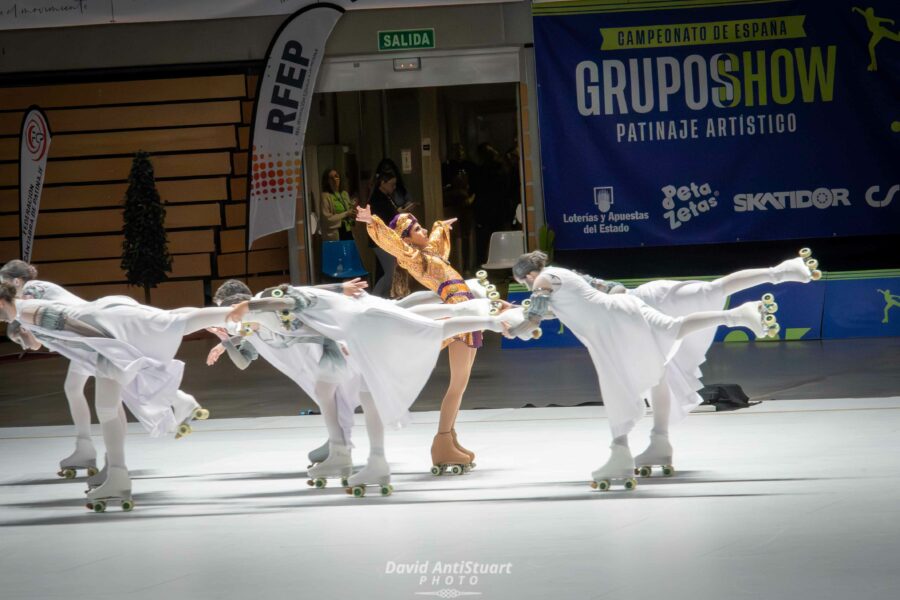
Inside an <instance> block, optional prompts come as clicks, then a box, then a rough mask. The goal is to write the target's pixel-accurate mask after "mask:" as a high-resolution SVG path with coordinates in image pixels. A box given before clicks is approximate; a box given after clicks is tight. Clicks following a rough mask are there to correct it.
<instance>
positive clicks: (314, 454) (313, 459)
mask: <svg viewBox="0 0 900 600" xmlns="http://www.w3.org/2000/svg"><path fill="white" fill-rule="evenodd" d="M306 457H307V458H308V459H309V464H308V465H307V466H306V468H307V469H309V468H310V467H314V466H316V465H317V464H319V463H320V462H325V459H326V458H328V441H327V440H326V442H325V443H324V444H322V445H321V446H319V447H318V448H316V449H315V450H310V451H309V454H307V455H306Z"/></svg>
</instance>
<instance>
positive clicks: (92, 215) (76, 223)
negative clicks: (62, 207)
mask: <svg viewBox="0 0 900 600" xmlns="http://www.w3.org/2000/svg"><path fill="white" fill-rule="evenodd" d="M119 231H122V211H121V209H111V210H85V211H79V212H51V213H41V214H40V215H39V216H38V221H37V231H36V232H35V235H36V236H37V237H40V236H44V235H65V234H72V233H112V232H119Z"/></svg>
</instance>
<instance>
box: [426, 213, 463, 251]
mask: <svg viewBox="0 0 900 600" xmlns="http://www.w3.org/2000/svg"><path fill="white" fill-rule="evenodd" d="M455 221H456V219H449V220H447V221H435V222H434V225H432V227H431V235H429V236H428V249H429V250H430V251H431V252H434V253H435V254H437V255H438V256H440V257H441V258H443V259H444V260H448V259H449V258H450V250H451V245H450V229H451V225H452V224H453V223H454V222H455Z"/></svg>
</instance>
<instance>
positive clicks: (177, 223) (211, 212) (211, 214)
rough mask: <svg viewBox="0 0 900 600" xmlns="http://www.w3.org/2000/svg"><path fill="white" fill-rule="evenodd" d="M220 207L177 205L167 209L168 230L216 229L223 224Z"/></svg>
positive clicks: (215, 205) (212, 204) (210, 205)
mask: <svg viewBox="0 0 900 600" xmlns="http://www.w3.org/2000/svg"><path fill="white" fill-rule="evenodd" d="M221 221H222V216H221V214H220V211H219V205H218V204H216V203H211V204H176V205H173V206H167V207H166V228H168V229H177V228H182V227H215V226H217V225H219V224H221Z"/></svg>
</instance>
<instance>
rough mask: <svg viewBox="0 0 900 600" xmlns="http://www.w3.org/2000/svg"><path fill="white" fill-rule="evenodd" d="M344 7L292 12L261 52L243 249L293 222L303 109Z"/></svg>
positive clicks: (306, 108) (307, 105) (298, 186)
mask: <svg viewBox="0 0 900 600" xmlns="http://www.w3.org/2000/svg"><path fill="white" fill-rule="evenodd" d="M342 14H344V9H343V8H341V7H340V6H337V5H334V4H325V3H322V4H316V5H313V6H308V7H306V8H302V9H300V10H299V11H297V12H296V13H294V14H293V15H292V16H291V17H290V18H288V20H287V21H285V22H284V24H283V25H282V26H281V28H280V29H279V30H278V32H276V34H275V37H274V38H273V40H272V43H271V45H270V46H269V51H268V53H267V54H266V68H265V71H264V72H263V74H262V75H260V78H259V87H258V88H257V92H256V108H255V112H254V115H253V124H252V126H251V127H252V129H251V131H250V176H249V177H248V178H247V179H248V186H249V188H250V189H249V198H250V218H249V235H248V237H247V247H248V248H249V247H251V246H252V245H253V242H254V241H255V240H257V239H259V238H261V237H262V236H264V235H268V234H270V233H274V232H276V231H282V230H284V229H290V228H291V227H293V226H294V223H295V221H296V216H295V212H296V204H297V194H298V193H299V191H300V189H301V184H302V182H301V180H300V173H301V165H300V163H301V159H302V156H303V140H304V138H305V136H306V124H307V121H308V120H309V108H310V104H311V103H312V98H313V90H314V88H315V84H316V77H317V75H318V73H319V66H320V65H321V64H322V56H323V55H324V53H325V42H326V41H328V36H329V35H331V30H332V29H333V28H334V24H335V23H337V20H338V19H339V18H340V16H341V15H342Z"/></svg>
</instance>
